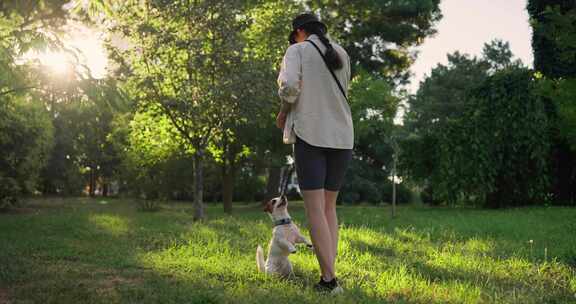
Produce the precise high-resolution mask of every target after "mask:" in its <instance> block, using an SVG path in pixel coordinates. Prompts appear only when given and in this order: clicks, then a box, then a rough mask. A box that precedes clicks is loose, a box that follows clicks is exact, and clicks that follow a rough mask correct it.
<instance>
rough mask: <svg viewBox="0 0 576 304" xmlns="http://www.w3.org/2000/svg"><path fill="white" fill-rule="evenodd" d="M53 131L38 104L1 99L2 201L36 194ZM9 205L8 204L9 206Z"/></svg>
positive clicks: (20, 99)
mask: <svg viewBox="0 0 576 304" xmlns="http://www.w3.org/2000/svg"><path fill="white" fill-rule="evenodd" d="M52 137H53V127H52V124H51V122H50V118H49V116H48V115H47V113H46V111H45V110H44V109H42V107H41V106H39V105H38V103H37V102H35V100H28V99H24V98H19V99H12V100H10V101H8V100H3V99H0V151H2V153H1V154H0V179H2V184H5V185H3V186H2V187H3V188H4V190H5V191H0V201H2V202H3V203H6V202H8V201H11V202H13V201H14V199H15V197H14V196H15V195H21V194H25V193H32V192H33V191H34V190H36V186H37V181H38V174H39V172H40V170H41V169H42V168H43V167H44V165H45V164H46V159H47V157H48V155H49V153H50V150H51V149H52ZM6 204H7V203H6Z"/></svg>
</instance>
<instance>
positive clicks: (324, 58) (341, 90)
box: [305, 40, 348, 102]
mask: <svg viewBox="0 0 576 304" xmlns="http://www.w3.org/2000/svg"><path fill="white" fill-rule="evenodd" d="M305 41H308V42H310V43H312V45H313V46H314V47H315V48H316V50H317V51H318V53H319V54H320V56H322V59H323V60H324V63H325V64H326V67H327V68H328V71H330V74H332V77H334V80H335V81H336V83H337V84H338V88H340V92H342V95H344V99H346V101H347V102H348V97H346V92H345V91H344V88H343V87H342V84H340V81H339V80H338V78H337V77H336V74H335V73H334V71H332V69H331V68H330V65H328V60H327V59H326V56H324V53H322V51H321V50H320V48H318V45H316V43H314V41H312V40H305Z"/></svg>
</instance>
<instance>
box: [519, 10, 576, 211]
mask: <svg viewBox="0 0 576 304" xmlns="http://www.w3.org/2000/svg"><path fill="white" fill-rule="evenodd" d="M528 10H529V12H530V15H531V23H532V27H533V30H532V32H533V37H532V46H533V48H534V66H535V68H536V69H537V71H538V73H539V76H542V77H543V78H542V81H541V84H542V88H543V90H542V93H543V97H544V98H545V99H546V100H548V107H547V112H548V113H549V116H550V117H551V118H552V123H553V131H552V132H551V138H552V145H553V146H552V153H551V154H550V163H551V175H552V187H551V188H552V189H551V192H552V193H553V199H554V200H555V201H556V202H557V203H561V204H572V205H573V204H576V190H575V189H576V153H574V136H575V134H574V131H573V130H574V125H575V123H576V118H575V117H574V116H575V114H574V113H575V111H576V103H575V102H574V90H575V88H574V87H575V81H574V79H575V77H576V47H575V45H576V34H575V33H576V14H575V13H576V3H574V1H557V0H554V1H535V0H532V1H529V2H528Z"/></svg>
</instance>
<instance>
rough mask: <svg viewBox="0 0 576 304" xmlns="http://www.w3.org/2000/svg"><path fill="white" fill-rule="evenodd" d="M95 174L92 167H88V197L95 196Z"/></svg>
mask: <svg viewBox="0 0 576 304" xmlns="http://www.w3.org/2000/svg"><path fill="white" fill-rule="evenodd" d="M95 175H96V174H94V168H90V175H89V181H88V194H89V195H90V197H94V196H96V176H95Z"/></svg>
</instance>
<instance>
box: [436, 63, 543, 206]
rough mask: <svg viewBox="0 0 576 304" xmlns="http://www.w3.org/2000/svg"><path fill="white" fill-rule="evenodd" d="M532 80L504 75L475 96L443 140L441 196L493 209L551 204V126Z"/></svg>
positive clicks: (525, 74)
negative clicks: (549, 193) (548, 199)
mask: <svg viewBox="0 0 576 304" xmlns="http://www.w3.org/2000/svg"><path fill="white" fill-rule="evenodd" d="M532 74H533V72H531V71H529V70H526V69H519V68H512V69H507V70H503V71H499V72H497V73H496V74H494V75H492V76H490V77H489V78H488V79H487V80H486V81H485V82H484V83H483V84H482V85H481V86H480V87H478V88H476V89H475V90H474V91H473V92H472V94H471V95H470V102H471V103H470V105H469V107H468V108H467V109H466V111H465V112H464V113H461V119H460V120H458V121H456V122H455V123H454V124H452V125H450V126H449V127H448V128H446V129H445V131H446V132H445V133H444V134H443V135H442V137H441V138H440V140H441V142H442V144H441V145H440V153H441V154H440V155H441V156H440V159H439V171H440V175H441V176H442V180H441V181H440V182H439V183H438V184H437V185H435V186H434V192H435V194H439V195H440V196H441V197H443V198H444V199H445V200H447V201H450V202H456V201H459V200H464V201H475V202H478V203H480V204H483V205H484V206H487V207H504V206H519V205H526V204H535V203H542V202H543V201H544V200H545V198H546V190H547V185H548V182H549V179H548V175H547V174H548V172H547V169H548V155H549V148H550V142H549V137H548V134H549V130H550V129H549V128H550V123H549V120H548V116H547V114H546V111H545V103H544V101H543V100H542V99H541V98H538V96H537V95H536V92H535V87H536V86H535V80H534V79H533V75H532Z"/></svg>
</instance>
